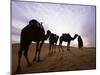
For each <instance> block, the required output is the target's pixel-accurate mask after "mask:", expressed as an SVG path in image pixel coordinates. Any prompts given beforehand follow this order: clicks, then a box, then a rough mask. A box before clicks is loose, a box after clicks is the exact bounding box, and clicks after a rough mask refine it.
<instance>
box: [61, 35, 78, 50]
mask: <svg viewBox="0 0 100 75" xmlns="http://www.w3.org/2000/svg"><path fill="white" fill-rule="evenodd" d="M77 36H78V34H75V35H74V37H71V35H70V34H69V33H67V34H66V33H63V34H62V35H61V37H60V38H59V51H60V48H61V49H62V42H63V41H64V42H68V43H67V50H68V51H70V42H71V41H72V40H75V38H76V37H77ZM62 51H63V49H62Z"/></svg>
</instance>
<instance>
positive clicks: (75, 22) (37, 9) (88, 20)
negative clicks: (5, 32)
mask: <svg viewBox="0 0 100 75" xmlns="http://www.w3.org/2000/svg"><path fill="white" fill-rule="evenodd" d="M95 17H96V7H95V6H85V5H70V4H54V3H37V2H20V1H19V2H16V1H12V42H13V43H16V42H19V40H20V32H21V29H22V28H23V27H25V26H26V25H27V24H28V22H29V20H31V19H37V20H38V21H39V22H43V23H44V24H43V26H44V28H45V31H47V30H48V29H49V30H51V31H52V32H53V33H56V34H58V35H59V36H61V34H62V33H70V34H71V36H72V37H73V36H74V34H76V33H77V34H79V35H81V37H82V38H83V42H84V46H86V47H95V44H96V43H95V41H96V40H95V39H96V38H95V33H96V32H95V31H96V30H95V29H96V18H95ZM63 44H66V43H63ZM71 46H77V39H76V40H75V41H72V42H71Z"/></svg>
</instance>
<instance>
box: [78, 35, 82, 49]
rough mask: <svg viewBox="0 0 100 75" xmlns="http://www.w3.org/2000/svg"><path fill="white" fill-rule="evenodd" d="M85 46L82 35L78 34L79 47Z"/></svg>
mask: <svg viewBox="0 0 100 75" xmlns="http://www.w3.org/2000/svg"><path fill="white" fill-rule="evenodd" d="M82 47H83V40H82V38H81V36H80V35H79V36H78V48H82Z"/></svg>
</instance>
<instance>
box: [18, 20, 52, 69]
mask: <svg viewBox="0 0 100 75" xmlns="http://www.w3.org/2000/svg"><path fill="white" fill-rule="evenodd" d="M50 34H51V32H50V31H49V30H48V31H47V34H46V35H45V30H44V28H43V26H42V23H39V22H38V21H37V20H35V19H32V20H30V21H29V24H28V25H27V26H26V27H24V28H23V29H22V31H21V40H20V49H19V52H18V66H17V71H20V70H21V66H20V62H21V56H22V52H24V56H25V58H26V61H27V63H28V66H30V65H31V64H30V62H29V60H28V57H27V54H28V49H29V45H30V44H31V43H32V41H34V42H36V52H35V57H34V59H33V61H38V62H39V61H40V52H41V47H42V45H43V43H44V41H45V40H46V39H47V38H48V37H49V35H50ZM36 57H37V58H36Z"/></svg>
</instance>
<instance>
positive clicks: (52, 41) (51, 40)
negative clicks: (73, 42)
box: [48, 33, 59, 55]
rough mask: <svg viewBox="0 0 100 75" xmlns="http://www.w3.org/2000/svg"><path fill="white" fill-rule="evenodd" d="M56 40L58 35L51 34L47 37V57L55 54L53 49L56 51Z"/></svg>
mask: <svg viewBox="0 0 100 75" xmlns="http://www.w3.org/2000/svg"><path fill="white" fill-rule="evenodd" d="M58 38H59V36H58V35H56V34H54V33H51V35H50V37H49V53H48V54H49V55H51V54H52V53H55V52H56V51H55V50H54V51H53V48H55V49H56V45H57V41H58Z"/></svg>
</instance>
